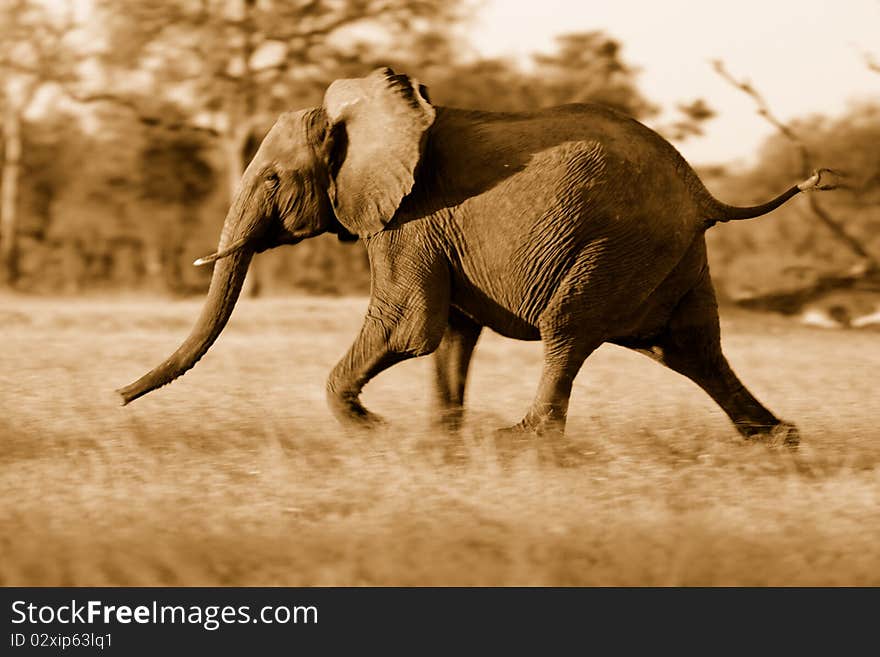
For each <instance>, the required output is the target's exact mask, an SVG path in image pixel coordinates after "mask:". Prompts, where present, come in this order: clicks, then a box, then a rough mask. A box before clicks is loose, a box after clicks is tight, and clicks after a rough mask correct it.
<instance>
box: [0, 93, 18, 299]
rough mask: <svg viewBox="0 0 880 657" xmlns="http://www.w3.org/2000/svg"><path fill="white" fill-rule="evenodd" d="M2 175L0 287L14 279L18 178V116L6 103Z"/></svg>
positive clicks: (0, 201) (13, 107)
mask: <svg viewBox="0 0 880 657" xmlns="http://www.w3.org/2000/svg"><path fill="white" fill-rule="evenodd" d="M3 141H4V144H3V146H4V148H3V155H4V157H3V173H2V178H0V284H2V285H6V286H9V287H12V286H14V285H15V283H16V280H17V279H18V244H17V234H18V178H19V173H20V168H21V117H19V115H18V111H17V109H16V107H15V103H13V102H11V101H9V100H7V103H6V107H5V108H4V111H3Z"/></svg>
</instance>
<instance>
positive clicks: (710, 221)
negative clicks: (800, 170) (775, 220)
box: [700, 169, 839, 228]
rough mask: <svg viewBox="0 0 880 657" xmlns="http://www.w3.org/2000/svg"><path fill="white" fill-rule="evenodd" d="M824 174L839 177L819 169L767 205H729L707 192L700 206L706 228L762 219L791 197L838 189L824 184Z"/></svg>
mask: <svg viewBox="0 0 880 657" xmlns="http://www.w3.org/2000/svg"><path fill="white" fill-rule="evenodd" d="M822 174H835V175H839V174H838V173H837V172H836V171H833V170H832V169H818V170H816V171H815V172H814V173H813V175H812V176H810V177H809V178H807V180H805V181H803V182H801V183H798V184H797V185H792V186H791V187H790V188H788V189H787V190H785V191H784V192H782V194H780V195H779V196H777V197H776V198H774V199H772V200H770V201H767V202H766V203H762V204H761V205H751V206H745V207H740V206H736V205H727V204H726V203H722V202H721V201H719V200H718V199H716V198H715V197H713V196H712V195H711V194H709V192H708V191H706V192H705V195H701V196H702V199H701V201H702V202H701V204H700V205H701V210H702V212H703V216H704V217H705V218H706V228H711V227H712V226H714V225H715V224H716V223H718V222H721V223H725V222H728V221H739V220H740V219H752V218H753V217H760V216H761V215H765V214H767V213H768V212H770V211H772V210H775V209H776V208H778V207H779V206H780V205H782V204H783V203H785V202H786V201H787V200H789V199H790V198H791V197H793V196H795V195H797V194H799V193H800V192H809V191H824V190H829V189H837V187H838V185H837V184H825V183H823V182H822ZM704 189H705V188H704Z"/></svg>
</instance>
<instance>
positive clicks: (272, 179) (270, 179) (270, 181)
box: [264, 171, 278, 187]
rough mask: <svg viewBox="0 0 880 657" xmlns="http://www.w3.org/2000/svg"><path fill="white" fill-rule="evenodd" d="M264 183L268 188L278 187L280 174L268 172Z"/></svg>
mask: <svg viewBox="0 0 880 657" xmlns="http://www.w3.org/2000/svg"><path fill="white" fill-rule="evenodd" d="M264 182H265V183H266V186H267V187H275V186H276V185H278V173H277V172H275V171H268V172H267V173H266V174H265V176H264Z"/></svg>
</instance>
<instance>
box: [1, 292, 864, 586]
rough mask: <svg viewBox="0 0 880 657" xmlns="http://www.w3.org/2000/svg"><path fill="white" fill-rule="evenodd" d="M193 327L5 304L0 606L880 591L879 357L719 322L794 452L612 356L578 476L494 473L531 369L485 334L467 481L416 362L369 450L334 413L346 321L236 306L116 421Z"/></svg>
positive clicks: (578, 430) (157, 313)
mask: <svg viewBox="0 0 880 657" xmlns="http://www.w3.org/2000/svg"><path fill="white" fill-rule="evenodd" d="M198 305H199V303H198V302H197V301H194V302H180V303H165V302H149V303H143V302H137V303H135V302H130V303H129V302H117V301H80V302H73V301H57V300H32V299H20V298H5V299H0V326H2V327H3V342H2V347H0V390H2V397H0V441H2V450H0V500H2V502H0V554H2V557H0V584H3V585H361V584H366V585H371V584H372V585H416V584H423V585H447V584H459V585H545V584H546V585H550V584H557V585H696V584H699V585H795V584H798V585H869V584H870V585H880V547H878V545H880V541H878V539H880V440H878V438H880V428H878V420H880V417H878V409H880V406H878V404H880V402H878V387H877V372H878V371H880V349H878V344H880V337H878V334H877V333H857V332H851V333H837V332H827V331H820V330H812V329H805V328H800V327H795V326H792V325H790V324H788V323H786V322H785V321H783V320H779V319H767V318H759V317H752V316H740V315H736V316H734V317H733V318H732V319H728V320H727V321H726V322H725V336H726V338H725V339H726V347H727V353H728V356H729V358H730V360H731V361H732V362H733V364H734V367H735V368H736V369H737V370H738V371H739V373H740V374H741V375H742V377H743V379H744V380H745V381H746V382H747V384H748V385H749V386H750V387H751V389H752V390H753V392H755V394H756V395H757V396H758V397H759V398H761V399H763V400H764V401H765V402H766V403H767V404H768V405H769V406H770V407H771V408H773V409H774V410H775V411H777V412H778V413H779V414H780V415H782V416H783V417H786V418H789V419H792V420H795V421H797V422H798V423H799V425H800V426H801V429H802V432H803V435H804V444H803V446H802V448H801V450H800V451H799V452H797V453H796V454H791V453H788V452H786V451H772V450H768V449H767V448H765V447H762V446H755V445H746V444H744V443H743V442H742V441H740V439H739V438H738V437H737V435H736V434H735V432H734V431H733V430H732V428H731V427H730V426H729V424H728V422H727V420H726V418H725V417H724V416H723V415H722V414H721V412H720V410H719V409H717V407H715V406H714V405H713V404H712V402H711V401H709V400H708V398H707V397H706V396H705V395H704V394H703V393H702V392H701V391H699V390H698V389H696V388H695V387H694V386H693V385H692V384H690V383H689V382H688V381H686V380H684V379H682V378H680V377H678V376H677V375H675V374H672V373H670V372H667V371H666V370H664V369H663V368H661V367H659V366H657V365H655V364H653V363H651V362H650V361H649V360H647V359H645V358H643V357H641V356H638V355H635V354H631V353H629V352H627V351H625V350H622V349H617V348H613V347H604V348H603V349H601V350H600V351H599V352H597V353H596V354H594V356H593V357H591V359H590V361H589V362H588V364H587V366H586V367H585V369H584V371H583V372H582V374H581V377H580V379H579V380H578V382H577V386H576V389H575V392H574V397H573V400H572V412H571V419H570V431H569V434H570V437H571V439H572V440H573V441H576V442H577V443H579V444H580V445H581V446H582V448H583V449H584V450H585V451H587V452H588V453H589V459H588V460H587V461H586V462H585V463H584V464H582V465H580V466H578V467H575V468H570V469H559V468H556V467H551V466H549V465H543V464H541V463H540V462H539V461H538V459H537V458H536V456H535V454H534V453H531V452H527V453H525V454H523V455H522V456H521V457H520V458H519V459H517V460H516V461H515V462H514V463H513V464H512V465H511V466H510V467H509V468H507V469H505V468H503V467H501V466H500V465H499V463H498V460H497V458H496V455H495V453H494V449H493V446H492V441H491V440H489V439H486V440H484V439H482V436H484V435H486V436H488V434H489V430H490V429H492V428H494V427H496V426H501V425H504V424H510V423H513V422H515V421H516V420H518V419H519V415H520V414H521V413H522V412H523V411H524V410H525V408H526V405H527V404H528V401H529V399H530V397H531V394H532V392H533V389H534V386H535V384H536V381H537V375H538V371H539V368H540V346H539V345H537V344H525V343H515V342H511V341H507V340H504V339H502V338H498V337H497V336H493V335H486V336H484V338H483V339H482V342H481V344H480V347H479V348H478V354H477V357H476V360H475V363H474V370H473V372H474V377H473V380H472V384H471V388H470V408H471V413H470V421H469V425H468V429H467V432H466V440H467V447H468V451H469V455H470V459H469V462H468V463H466V464H464V465H459V466H452V465H445V464H444V463H443V460H442V441H443V439H442V436H440V435H438V434H433V433H431V431H430V430H428V429H427V428H426V427H427V426H428V421H429V408H430V394H429V393H430V389H429V377H428V375H429V371H428V367H429V366H430V363H429V362H428V361H427V360H425V359H422V360H419V361H413V362H409V363H405V364H402V365H400V366H398V367H396V368H394V369H392V370H391V371H389V372H388V373H386V374H384V375H383V376H382V377H380V378H379V379H378V380H377V381H375V382H374V383H373V384H371V385H370V386H369V387H368V389H367V391H366V394H365V396H364V398H365V401H366V403H367V405H368V406H370V407H372V408H373V409H374V410H376V411H378V412H380V413H382V414H383V415H384V416H385V417H386V418H388V419H389V420H390V421H391V424H390V426H389V428H387V429H386V430H383V431H381V432H379V433H376V434H375V435H371V436H364V435H347V434H346V433H344V432H343V431H342V430H341V429H340V428H339V427H337V425H336V424H335V422H334V421H333V420H332V419H331V418H330V416H329V413H328V412H327V410H326V409H325V406H324V392H323V384H324V380H325V377H326V375H327V372H328V371H329V369H330V367H331V366H332V365H333V363H334V362H335V360H336V359H337V358H338V357H339V356H340V355H341V353H342V352H343V351H344V349H345V348H346V347H347V346H348V343H349V341H350V340H351V339H352V338H353V336H354V334H355V332H356V330H357V328H358V326H359V324H360V320H361V316H362V312H363V308H364V306H365V301H364V300H361V299H354V300H316V299H293V300H283V301H281V300H266V301H260V302H250V303H248V302H243V303H241V304H240V307H239V308H238V309H237V310H236V314H235V317H234V318H233V320H232V322H231V324H230V326H229V328H228V329H227V331H226V332H225V333H224V334H223V336H222V337H221V339H220V341H219V342H218V344H217V345H215V347H214V349H213V350H212V351H211V353H210V354H209V355H208V356H207V357H206V358H205V360H204V361H203V362H202V363H200V364H199V366H197V367H196V369H195V370H193V371H192V372H190V373H189V374H188V375H187V376H186V377H184V378H183V379H181V380H180V381H178V382H176V383H174V384H173V385H171V386H170V387H168V388H165V389H163V390H161V391H159V392H156V393H153V394H152V395H150V396H148V397H146V398H144V399H142V400H139V401H137V402H135V403H134V404H132V405H131V406H129V407H126V408H121V407H120V406H119V405H118V403H117V400H116V398H115V396H114V395H113V393H112V390H113V388H115V387H118V386H119V385H121V384H125V383H127V382H129V381H130V380H132V379H133V378H135V377H137V376H139V375H140V374H142V373H143V372H144V371H145V370H146V369H148V368H149V367H150V366H152V365H154V364H156V363H157V362H158V361H159V359H160V358H162V357H164V356H165V355H166V354H167V352H169V351H170V350H171V349H172V348H173V347H175V346H176V345H177V343H178V341H179V340H180V339H181V338H182V337H183V336H184V334H185V333H186V331H187V330H188V328H189V323H190V321H191V319H193V318H194V317H195V315H196V312H197V309H198Z"/></svg>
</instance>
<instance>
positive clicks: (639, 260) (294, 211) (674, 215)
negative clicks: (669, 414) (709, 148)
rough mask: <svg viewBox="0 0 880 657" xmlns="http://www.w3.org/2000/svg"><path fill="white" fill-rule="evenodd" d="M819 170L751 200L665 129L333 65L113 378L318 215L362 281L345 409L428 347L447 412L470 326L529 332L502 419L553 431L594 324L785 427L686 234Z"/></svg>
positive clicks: (271, 139)
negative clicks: (463, 98) (361, 312)
mask: <svg viewBox="0 0 880 657" xmlns="http://www.w3.org/2000/svg"><path fill="white" fill-rule="evenodd" d="M818 183H819V174H818V173H817V174H816V175H814V176H813V177H812V178H810V179H809V180H807V181H806V182H804V183H801V184H800V185H797V186H794V187H792V188H791V189H789V190H787V191H785V192H784V193H782V194H780V195H779V196H778V197H776V198H774V199H773V200H771V201H769V202H767V203H765V204H763V205H759V206H755V207H733V206H729V205H725V204H723V203H721V202H719V201H717V200H716V199H715V198H713V197H712V196H711V195H710V194H709V192H708V191H707V190H706V189H705V187H704V186H703V185H702V183H701V182H700V180H699V179H698V178H697V176H696V174H695V173H694V171H693V170H692V169H691V167H690V166H688V164H687V163H686V162H685V161H684V159H683V158H682V157H681V156H680V155H679V153H678V152H677V151H676V150H675V148H673V147H672V146H671V145H670V144H669V143H668V142H666V141H665V140H664V139H662V138H661V137H660V136H659V135H657V134H656V133H654V132H653V131H651V130H650V129H649V128H647V127H645V126H644V125H642V124H641V123H639V122H637V121H635V120H633V119H631V118H629V117H627V116H624V115H622V114H620V113H619V112H616V111H613V110H611V109H608V108H606V107H601V106H597V105H564V106H561V107H554V108H551V109H546V110H542V111H538V112H532V113H488V112H478V111H465V110H459V109H452V108H445V107H434V106H432V105H431V104H430V102H429V101H428V98H427V93H426V90H425V88H424V87H422V86H420V85H418V84H417V83H416V82H415V81H414V80H412V79H410V78H408V77H407V76H405V75H397V74H395V73H394V72H393V71H392V70H390V69H387V68H386V69H380V70H377V71H374V72H373V73H372V74H370V75H369V76H367V77H365V78H362V79H353V80H339V81H337V82H334V83H333V84H332V85H331V86H330V87H329V89H328V90H327V93H326V95H325V98H324V105H323V107H318V108H314V109H308V110H302V111H298V112H292V113H287V114H284V115H282V116H281V117H280V118H279V119H278V121H277V123H276V124H275V126H274V127H273V128H272V130H271V131H270V132H269V134H268V135H267V136H266V138H265V140H264V141H263V143H262V145H261V146H260V149H259V151H258V152H257V154H256V155H255V156H254V159H253V161H252V162H251V163H250V165H249V166H248V167H247V170H246V171H245V173H244V175H243V177H242V181H241V185H240V189H239V191H238V194H237V196H236V198H235V200H234V202H233V203H232V206H231V208H230V210H229V214H228V216H227V218H226V221H225V224H224V226H223V231H222V233H221V237H220V243H219V246H218V249H217V252H216V253H214V254H213V255H211V256H208V257H207V258H203V259H201V260H198V261H196V264H202V263H207V262H213V261H216V264H215V266H214V273H213V277H212V279H211V286H210V290H209V292H208V297H207V300H206V302H205V305H204V308H203V310H202V313H201V316H200V317H199V319H198V321H197V322H196V325H195V327H194V328H193V329H192V332H191V334H190V336H189V337H188V338H187V339H186V340H185V341H184V342H183V344H182V345H181V346H180V347H179V348H178V349H177V351H175V352H174V353H173V354H172V355H171V356H170V357H169V358H168V359H167V360H165V361H164V362H163V363H162V364H160V365H159V366H158V367H156V368H155V369H154V370H152V371H151V372H149V373H148V374H146V375H144V376H143V377H141V378H140V379H138V380H137V381H135V382H134V383H132V384H130V385H128V386H126V387H125V388H122V389H121V390H119V393H120V394H121V395H122V398H123V400H124V403H128V402H130V401H132V400H134V399H137V398H138V397H140V396H141V395H144V394H146V393H148V392H150V391H151V390H154V389H156V388H158V387H160V386H163V385H165V384H166V383H169V382H170V381H172V380H174V379H175V378H177V377H179V376H180V375H182V374H183V373H184V372H186V371H187V370H188V369H190V368H191V367H192V366H193V365H195V363H196V362H197V361H198V360H199V359H200V358H201V357H202V355H203V354H204V353H205V352H206V351H207V350H208V348H209V347H210V346H211V344H212V343H213V342H214V340H215V339H216V338H217V336H218V335H219V333H220V331H221V330H222V329H223V327H224V325H225V324H226V322H227V320H228V319H229V316H230V314H231V312H232V308H233V306H234V304H235V301H236V299H237V296H238V293H239V291H240V289H241V285H242V282H243V280H244V277H245V273H246V271H247V268H248V264H249V263H250V260H251V257H252V256H253V254H254V253H259V252H261V251H264V250H266V249H269V248H272V247H275V246H279V245H281V244H294V243H296V242H299V241H300V240H303V239H305V238H308V237H312V236H315V235H318V234H320V233H324V232H328V231H329V232H335V233H337V234H340V235H347V234H349V233H350V234H352V235H356V236H358V237H360V238H361V239H362V240H363V242H364V244H365V245H366V248H367V252H368V254H369V258H370V267H371V272H372V296H371V299H370V304H369V310H368V311H367V316H366V318H365V320H364V324H363V327H362V328H361V331H360V334H359V335H358V336H357V338H356V339H355V342H354V344H353V345H352V346H351V348H350V349H349V351H348V353H347V354H346V355H345V356H344V357H343V358H342V360H341V361H340V362H339V364H338V365H337V366H336V367H335V368H334V369H333V371H332V373H331V374H330V378H329V381H328V383H327V396H328V400H329V404H330V407H331V408H332V410H333V412H334V413H335V414H336V416H337V417H338V418H339V419H340V420H342V421H346V422H355V423H367V424H368V423H371V422H373V421H374V420H375V419H376V418H375V416H374V415H372V414H371V413H370V412H369V411H367V410H366V409H365V408H364V407H363V406H362V405H361V403H360V401H359V394H360V392H361V389H362V388H363V387H364V385H365V384H366V383H367V382H368V381H369V380H370V379H372V378H373V377H374V376H376V375H377V374H379V373H380V372H381V371H382V370H384V369H386V368H388V367H390V366H392V365H394V364H395V363H398V362H400V361H402V360H404V359H407V358H411V357H413V356H423V355H426V354H430V353H432V352H436V353H437V361H436V363H437V367H436V372H437V388H438V397H439V399H440V403H441V406H442V410H443V416H444V418H445V422H446V423H447V424H448V425H450V426H452V427H455V426H457V425H458V423H459V420H460V415H461V404H462V400H463V396H464V388H465V380H466V376H467V370H468V363H469V361H470V357H471V354H472V351H473V348H474V345H475V343H476V341H477V337H478V335H479V333H480V331H481V329H482V327H489V328H491V329H492V330H494V331H496V332H498V333H500V334H501V335H504V336H507V337H510V338H515V339H518V340H542V341H543V343H544V369H543V372H542V374H541V380H540V383H539V384H538V390H537V394H536V396H535V400H534V402H533V404H532V406H531V408H530V409H529V410H528V412H527V413H526V415H525V417H524V418H523V420H522V422H520V424H519V425H517V427H515V428H514V430H516V431H527V432H534V433H538V434H542V433H547V432H552V433H555V434H558V433H560V432H561V431H562V429H563V428H564V425H565V418H566V413H567V410H568V399H569V394H570V392H571V386H572V381H573V380H574V377H575V375H576V374H577V372H578V370H579V369H580V367H581V365H582V364H583V362H584V360H585V359H586V358H587V356H589V355H590V353H591V352H592V351H593V350H594V349H596V348H597V347H598V346H599V345H601V344H602V343H603V342H613V343H615V344H619V345H624V346H627V347H630V348H632V349H636V350H638V351H641V352H643V353H645V354H647V355H649V356H651V357H652V358H654V359H655V360H658V361H659V362H661V363H663V364H665V365H667V366H668V367H670V368H672V369H674V370H675V371H677V372H680V373H682V374H684V375H685V376H687V377H689V378H691V379H692V380H693V381H695V382H696V383H697V384H699V385H700V386H701V387H702V388H703V389H704V390H706V392H708V393H709V394H710V395H711V396H712V398H713V399H714V400H715V401H716V402H717V403H718V404H719V405H720V406H721V407H722V408H723V409H724V411H725V412H726V413H727V414H728V415H729V416H730V418H731V420H732V421H733V423H734V424H735V426H736V428H737V429H738V430H739V431H740V433H742V434H743V435H744V436H746V437H750V438H754V437H759V436H772V437H773V438H774V440H779V441H782V442H787V443H788V444H796V443H797V440H798V437H797V431H796V429H795V428H794V426H792V425H791V424H788V423H784V422H781V421H780V420H779V419H777V418H776V417H775V416H774V415H773V414H772V413H771V412H770V411H769V410H767V409H766V408H764V406H762V405H761V403H760V402H758V400H757V399H755V398H754V397H753V396H752V395H751V394H750V393H749V392H748V390H746V388H745V387H744V386H743V384H742V383H741V382H740V381H739V379H738V378H737V377H736V375H735V374H734V373H733V371H732V370H731V368H730V366H729V365H728V363H727V361H726V360H725V358H724V356H723V355H722V353H721V346H720V340H719V330H718V311H717V308H716V303H715V295H714V292H713V289H712V283H711V280H710V277H709V270H708V267H707V263H706V245H705V241H704V233H705V231H706V229H707V228H709V227H710V226H712V225H714V224H715V223H717V222H725V221H731V220H736V219H748V218H750V217H757V216H760V215H762V214H766V213H767V212H770V211H771V210H773V209H774V208H776V207H778V206H779V205H781V204H782V203H784V202H785V201H787V200H788V199H790V198H791V197H793V196H794V195H795V194H797V193H798V192H800V191H804V190H807V189H826V188H828V187H827V186H822V185H819V184H818Z"/></svg>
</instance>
